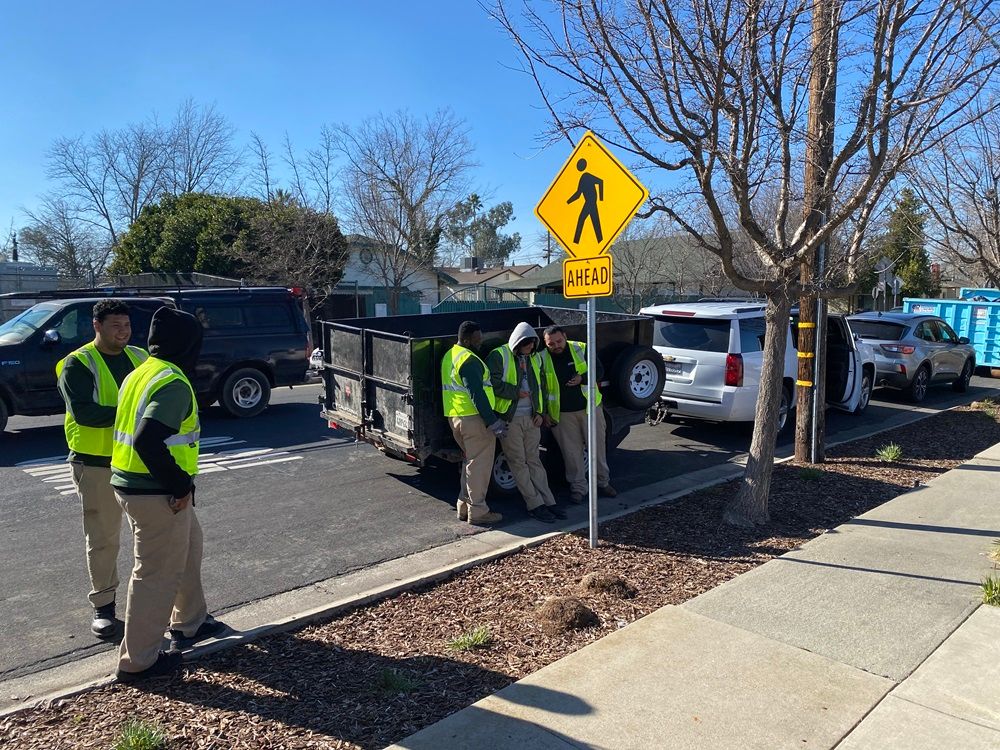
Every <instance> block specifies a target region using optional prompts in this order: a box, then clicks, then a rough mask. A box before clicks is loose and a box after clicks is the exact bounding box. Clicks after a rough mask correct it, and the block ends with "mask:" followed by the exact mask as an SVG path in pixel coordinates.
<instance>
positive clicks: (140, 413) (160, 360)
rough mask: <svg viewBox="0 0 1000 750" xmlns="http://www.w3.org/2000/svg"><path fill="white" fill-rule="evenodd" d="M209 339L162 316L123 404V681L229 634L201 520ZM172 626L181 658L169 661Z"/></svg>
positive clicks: (119, 437)
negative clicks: (212, 608)
mask: <svg viewBox="0 0 1000 750" xmlns="http://www.w3.org/2000/svg"><path fill="white" fill-rule="evenodd" d="M201 339H202V326H201V324H200V323H199V322H198V320H197V319H196V318H195V317H194V316H193V315H189V314H188V313H185V312H180V311H179V310H174V309H172V308H168V307H161V308H160V309H159V310H157V311H156V313H155V314H154V315H153V320H152V323H151V325H150V329H149V354H150V356H149V359H147V360H146V361H145V362H143V363H142V364H141V365H139V367H137V368H136V369H135V370H134V371H133V372H132V373H130V374H129V376H128V377H127V378H126V379H125V382H124V383H122V387H121V391H120V393H119V396H118V414H117V417H116V420H115V433H114V448H113V451H112V456H111V470H112V478H111V484H112V486H113V487H114V490H115V497H116V498H117V499H118V502H119V503H120V504H121V506H122V509H123V510H124V511H125V513H126V514H127V515H128V519H129V525H130V526H131V527H132V532H133V535H134V538H135V567H134V568H133V570H132V578H131V580H130V581H129V586H128V605H127V609H126V612H125V637H124V639H123V640H122V644H121V649H120V651H119V660H118V671H117V676H118V679H119V680H120V681H122V682H134V681H137V680H141V679H144V678H147V677H155V676H157V675H161V674H166V673H167V672H170V671H172V670H173V669H176V668H177V667H178V666H179V665H180V663H181V654H180V650H181V649H182V648H184V647H185V646H188V645H190V644H192V643H194V642H196V641H199V640H204V639H206V638H210V637H213V636H216V635H219V634H220V633H222V632H223V631H224V630H225V625H223V624H222V623H221V622H218V621H217V620H215V619H214V618H213V617H212V616H211V615H209V614H208V609H207V607H206V604H205V594H204V591H203V590H202V585H201V556H202V532H201V526H200V525H199V523H198V518H197V516H196V515H195V512H194V494H195V487H194V476H195V475H196V474H197V473H198V441H199V436H200V422H199V420H198V402H197V400H196V398H195V393H194V389H193V388H192V386H191V381H190V379H189V378H190V376H191V375H192V374H193V373H194V366H195V363H196V362H197V360H198V354H199V353H200V351H201ZM168 627H169V632H170V640H171V649H170V651H168V652H166V653H164V652H162V651H161V650H160V644H161V642H162V640H163V632H164V629H166V628H168Z"/></svg>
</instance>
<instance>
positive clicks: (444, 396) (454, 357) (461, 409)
mask: <svg viewBox="0 0 1000 750" xmlns="http://www.w3.org/2000/svg"><path fill="white" fill-rule="evenodd" d="M469 357H475V359H476V360H478V361H479V364H481V365H482V366H483V390H484V391H486V398H487V400H488V401H489V402H490V406H491V407H493V408H496V397H495V396H494V394H493V383H491V382H490V370H489V368H488V367H487V366H486V363H485V362H483V360H481V359H479V357H477V356H476V355H475V354H474V353H473V352H472V350H471V349H466V348H465V347H464V346H459V345H458V344H455V346H453V347H452V348H451V349H449V350H448V352H447V354H445V355H444V358H442V360H441V403H442V406H443V407H444V415H445V416H446V417H472V416H475V415H476V414H479V410H478V409H477V408H476V404H475V402H474V401H473V400H472V393H470V392H469V389H468V388H466V387H465V383H463V382H462V377H461V375H459V371H460V370H461V369H462V365H464V364H465V362H466V360H468V359H469Z"/></svg>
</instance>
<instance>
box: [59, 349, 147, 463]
mask: <svg viewBox="0 0 1000 750" xmlns="http://www.w3.org/2000/svg"><path fill="white" fill-rule="evenodd" d="M98 354H100V355H101V358H102V359H103V360H104V363H105V364H106V365H107V366H108V370H109V371H110V372H111V376H112V377H113V378H114V379H115V383H117V384H118V387H119V388H121V385H122V381H124V380H125V378H126V376H127V375H128V374H129V373H130V372H132V370H134V369H135V366H134V365H133V364H132V360H130V359H129V357H128V355H127V354H126V353H125V352H122V353H121V354H105V353H104V352H102V351H100V350H98ZM58 388H59V393H60V394H61V395H62V397H63V401H65V402H66V410H67V411H68V412H69V413H70V414H71V415H72V416H73V419H75V420H76V421H77V423H78V424H81V425H83V426H84V427H114V424H115V411H116V408H115V407H114V406H102V405H101V404H99V403H97V402H96V401H94V376H93V374H92V373H91V372H90V368H88V367H87V365H85V364H84V363H83V362H81V361H80V360H79V359H77V358H76V357H69V358H68V359H67V360H66V364H65V365H64V366H63V371H62V373H61V374H60V375H59V382H58ZM69 460H70V461H79V462H80V463H83V464H85V465H87V466H111V456H92V455H90V454H89V453H76V452H75V451H70V453H69Z"/></svg>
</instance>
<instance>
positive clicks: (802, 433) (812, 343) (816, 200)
mask: <svg viewBox="0 0 1000 750" xmlns="http://www.w3.org/2000/svg"><path fill="white" fill-rule="evenodd" d="M841 2H842V0H814V2H813V6H812V57H813V64H812V70H811V72H810V76H809V118H808V122H807V135H806V167H805V196H804V204H805V205H804V208H803V211H804V216H803V220H804V221H805V224H806V237H807V238H811V237H813V236H814V235H815V234H816V233H817V232H818V231H819V229H820V227H822V226H823V224H824V223H825V222H826V218H827V216H828V214H829V210H830V198H831V196H830V194H829V191H828V190H827V189H826V188H825V186H824V183H825V180H826V175H827V173H828V172H829V170H830V166H831V164H832V162H833V134H834V128H835V127H836V115H837V55H838V43H837V42H838V36H839V33H838V27H839V22H840V4H841ZM825 267H826V244H825V243H823V244H822V245H820V246H819V247H818V248H817V250H816V254H815V256H814V257H813V258H808V259H807V260H806V261H805V262H804V263H803V264H802V269H801V272H800V275H799V282H800V284H801V285H802V294H801V296H800V298H799V327H798V350H799V367H798V379H797V382H796V385H797V386H798V398H797V401H796V407H797V414H796V421H795V459H796V460H797V461H803V462H815V463H821V462H822V461H823V460H824V458H825V450H824V445H823V442H824V441H823V435H824V432H825V427H826V415H825V405H826V367H825V362H824V356H823V355H824V354H825V351H826V319H825V300H821V299H818V297H817V295H816V289H817V288H818V286H819V285H820V284H821V283H822V281H823V274H824V272H825V270H826V268H825Z"/></svg>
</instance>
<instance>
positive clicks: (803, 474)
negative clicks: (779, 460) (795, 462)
mask: <svg viewBox="0 0 1000 750" xmlns="http://www.w3.org/2000/svg"><path fill="white" fill-rule="evenodd" d="M825 473H826V472H824V471H823V470H822V469H814V468H812V467H810V466H806V467H805V468H803V469H799V479H804V480H806V481H807V482H818V481H819V480H820V479H822V478H823V475H824V474H825Z"/></svg>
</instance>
